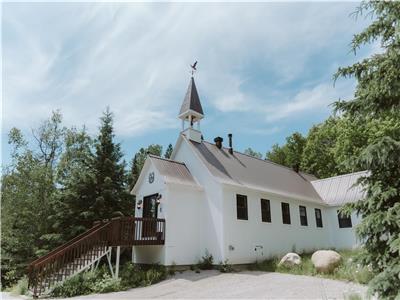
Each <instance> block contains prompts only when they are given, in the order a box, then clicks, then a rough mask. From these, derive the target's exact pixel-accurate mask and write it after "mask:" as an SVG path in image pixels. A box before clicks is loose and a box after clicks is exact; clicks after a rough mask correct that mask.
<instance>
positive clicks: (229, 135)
mask: <svg viewBox="0 0 400 300" xmlns="http://www.w3.org/2000/svg"><path fill="white" fill-rule="evenodd" d="M228 139H229V153H230V154H233V148H232V133H228Z"/></svg>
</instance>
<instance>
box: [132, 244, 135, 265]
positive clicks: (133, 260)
mask: <svg viewBox="0 0 400 300" xmlns="http://www.w3.org/2000/svg"><path fill="white" fill-rule="evenodd" d="M133 247H134V246H132V263H134V262H135V249H134V248H133Z"/></svg>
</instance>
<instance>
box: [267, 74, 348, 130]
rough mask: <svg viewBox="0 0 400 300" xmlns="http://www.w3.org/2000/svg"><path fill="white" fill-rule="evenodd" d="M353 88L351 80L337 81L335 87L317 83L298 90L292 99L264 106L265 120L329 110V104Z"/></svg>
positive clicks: (297, 116)
mask: <svg viewBox="0 0 400 300" xmlns="http://www.w3.org/2000/svg"><path fill="white" fill-rule="evenodd" d="M353 90H354V85H353V83H352V82H350V81H347V82H338V85H336V87H333V85H332V83H331V84H326V83H323V84H319V85H317V86H316V87H314V88H311V89H306V90H302V91H300V92H299V93H298V94H296V95H295V97H294V98H293V100H292V101H288V102H286V103H283V104H280V105H275V106H267V107H266V108H265V112H266V120H267V122H275V121H277V120H280V119H284V118H288V117H293V118H299V117H301V116H302V115H304V114H309V113H316V112H320V111H321V110H323V111H327V110H329V106H330V105H331V104H332V103H333V102H334V101H337V100H339V98H341V97H344V98H347V99H348V98H349V97H351V94H352V92H353Z"/></svg>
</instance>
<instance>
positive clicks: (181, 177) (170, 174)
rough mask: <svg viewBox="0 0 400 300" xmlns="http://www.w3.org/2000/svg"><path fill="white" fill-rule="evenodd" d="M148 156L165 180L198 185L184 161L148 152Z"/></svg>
mask: <svg viewBox="0 0 400 300" xmlns="http://www.w3.org/2000/svg"><path fill="white" fill-rule="evenodd" d="M149 158H150V160H151V161H152V163H153V164H154V166H155V167H156V169H157V170H158V171H159V172H160V174H161V175H162V176H164V177H165V180H166V181H167V182H172V183H178V184H186V185H196V186H197V185H198V184H197V182H196V180H195V179H194V178H193V176H192V174H191V173H190V171H189V169H188V168H187V167H186V165H185V164H184V163H181V162H177V161H173V160H170V159H166V158H161V157H158V156H155V155H151V154H149Z"/></svg>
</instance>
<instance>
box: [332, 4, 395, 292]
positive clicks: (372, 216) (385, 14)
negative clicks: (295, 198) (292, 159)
mask: <svg viewBox="0 0 400 300" xmlns="http://www.w3.org/2000/svg"><path fill="white" fill-rule="evenodd" d="M365 11H370V12H372V13H374V14H375V16H376V17H375V19H374V21H373V22H372V24H371V25H369V26H368V27H367V28H366V29H365V30H364V31H362V32H361V33H359V34H357V35H355V36H354V38H353V41H352V49H353V50H354V51H356V50H357V49H358V48H359V47H361V46H362V45H364V44H366V43H370V42H372V41H376V40H378V41H380V45H381V47H382V48H383V52H382V53H379V54H375V55H373V56H371V57H369V58H366V59H363V60H362V61H361V62H358V63H355V64H354V65H351V66H348V67H344V68H339V70H338V72H337V73H336V75H335V78H339V77H354V78H355V79H356V80H357V87H356V92H355V95H354V98H353V99H352V100H350V101H347V102H344V101H339V102H337V103H336V109H337V110H339V111H341V112H343V113H344V114H345V115H348V116H349V117H351V118H354V119H356V120H358V121H359V122H360V123H362V122H367V121H368V120H371V119H375V120H379V118H381V116H382V115H386V114H392V113H393V114H396V112H398V111H399V110H400V2H395V1H393V2H390V1H370V2H363V3H362V5H361V7H360V9H359V11H358V13H359V14H361V13H363V12H365ZM396 123H397V124H399V123H400V118H398V119H397V120H396ZM399 153H400V130H399V129H397V130H393V131H389V132H387V134H386V135H385V136H381V137H377V138H375V139H373V140H371V141H370V144H369V145H368V146H367V147H365V148H364V149H363V150H362V151H361V153H360V155H359V157H357V158H354V159H352V160H351V161H350V163H349V164H350V166H351V167H353V166H355V167H358V168H361V169H365V170H368V171H369V175H368V176H366V177H364V178H362V179H361V182H360V184H361V185H362V186H363V187H364V188H365V192H366V195H365V198H364V199H363V200H360V201H357V202H355V203H351V204H348V205H347V206H346V208H345V209H344V212H345V213H347V214H349V213H351V212H352V211H356V212H357V213H358V214H359V215H360V216H361V217H362V221H361V223H360V224H359V226H357V228H356V232H357V234H358V236H359V238H360V239H361V240H362V241H363V244H364V247H363V252H362V253H361V255H360V259H361V261H362V262H363V263H364V264H365V265H369V266H371V268H372V270H374V272H375V277H374V278H373V279H372V280H371V282H370V291H371V293H374V294H375V293H377V294H378V297H379V298H380V299H395V298H398V297H400V167H399V166H400V155H399Z"/></svg>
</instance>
